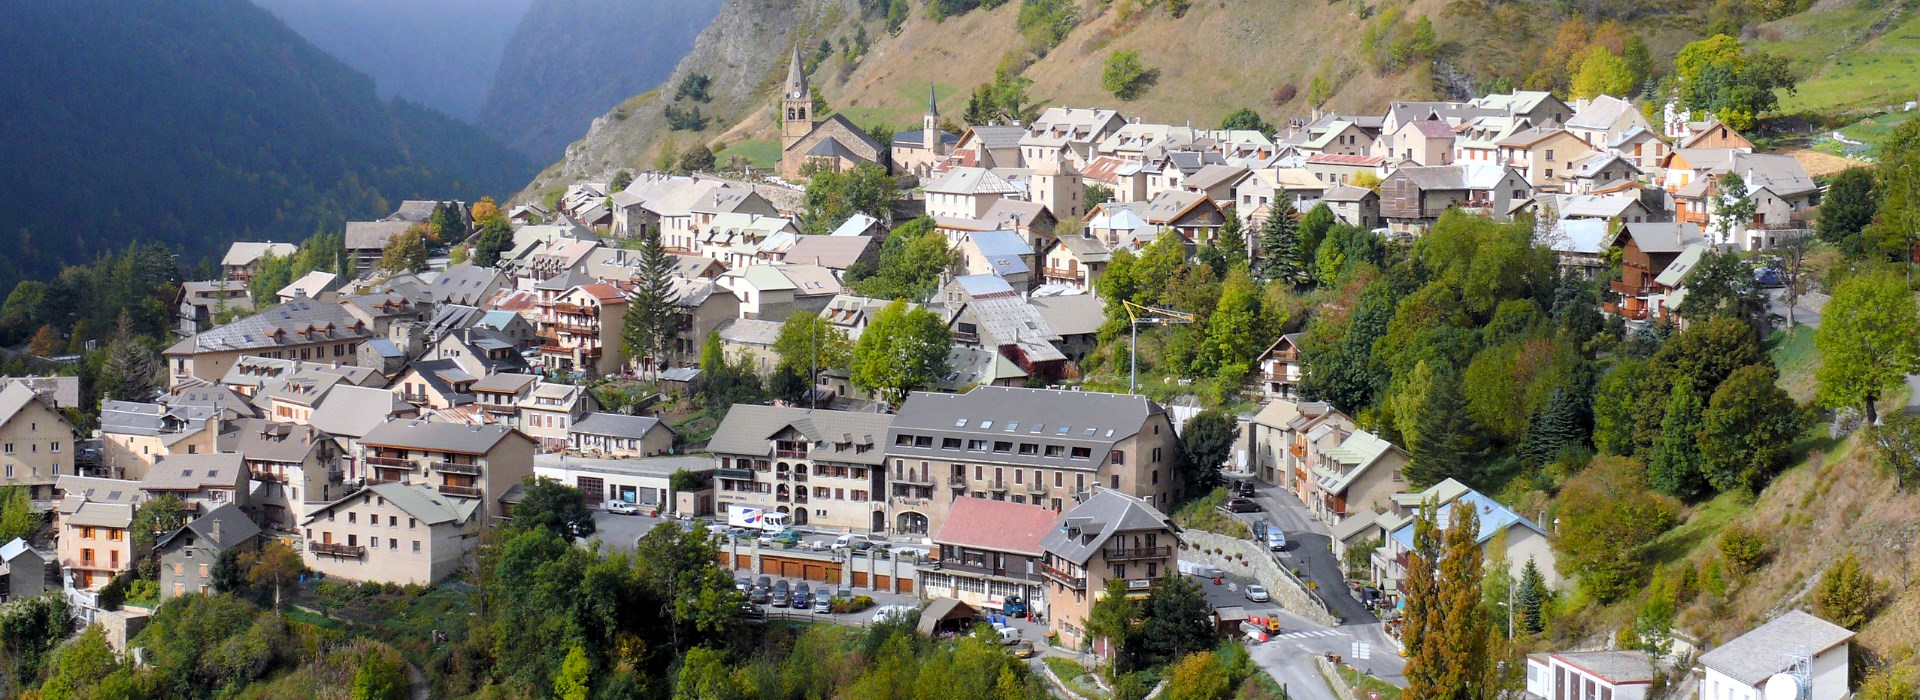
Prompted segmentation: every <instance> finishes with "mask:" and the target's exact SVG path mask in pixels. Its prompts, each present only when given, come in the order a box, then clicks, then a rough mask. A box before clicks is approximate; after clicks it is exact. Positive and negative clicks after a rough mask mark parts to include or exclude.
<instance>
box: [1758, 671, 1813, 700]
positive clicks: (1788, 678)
mask: <svg viewBox="0 0 1920 700" xmlns="http://www.w3.org/2000/svg"><path fill="white" fill-rule="evenodd" d="M1805 689H1806V688H1805V686H1804V685H1803V684H1802V683H1801V681H1800V677H1799V676H1795V675H1793V674H1790V673H1776V674H1773V677H1772V678H1768V679H1767V685H1766V688H1765V692H1764V693H1762V696H1763V697H1764V698H1765V700H1801V698H1804V697H1806V695H1804V694H1803V693H1804V691H1805Z"/></svg>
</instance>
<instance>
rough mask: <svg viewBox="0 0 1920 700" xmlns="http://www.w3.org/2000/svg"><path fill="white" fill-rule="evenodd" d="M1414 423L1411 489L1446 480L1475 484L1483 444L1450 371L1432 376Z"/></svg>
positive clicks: (1409, 473) (1456, 378) (1409, 474)
mask: <svg viewBox="0 0 1920 700" xmlns="http://www.w3.org/2000/svg"><path fill="white" fill-rule="evenodd" d="M1421 405H1422V406H1423V407H1424V409H1425V410H1422V411H1421V412H1420V416H1419V419H1418V420H1417V421H1416V423H1415V430H1414V434H1415V435H1417V436H1419V439H1418V440H1416V441H1414V443H1413V446H1412V447H1413V449H1412V452H1411V454H1409V455H1408V456H1409V457H1410V458H1411V462H1410V463H1409V464H1408V465H1407V468H1406V477H1407V481H1408V482H1410V483H1411V484H1412V485H1413V486H1414V488H1426V487H1428V486H1431V485H1433V484H1437V483H1440V482H1441V481H1444V480H1446V479H1450V478H1451V479H1459V480H1461V481H1464V482H1467V483H1475V482H1477V481H1478V479H1477V477H1478V473H1479V465H1480V463H1481V462H1483V461H1485V460H1486V445H1485V442H1484V441H1483V440H1482V439H1481V436H1480V426H1478V425H1475V424H1474V421H1473V417H1472V416H1470V415H1467V412H1466V409H1465V408H1464V407H1465V406H1466V397H1465V396H1463V395H1461V393H1460V378H1459V376H1458V375H1457V374H1456V373H1455V372H1454V371H1452V370H1448V369H1442V370H1441V371H1439V372H1437V373H1435V374H1434V378H1433V387H1432V388H1431V389H1429V390H1428V393H1427V399H1426V401H1424V402H1422V404H1421Z"/></svg>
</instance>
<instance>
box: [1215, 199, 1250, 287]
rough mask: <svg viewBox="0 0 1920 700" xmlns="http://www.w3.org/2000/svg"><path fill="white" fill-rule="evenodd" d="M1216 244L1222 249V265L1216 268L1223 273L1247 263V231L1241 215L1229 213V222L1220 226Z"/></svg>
mask: <svg viewBox="0 0 1920 700" xmlns="http://www.w3.org/2000/svg"><path fill="white" fill-rule="evenodd" d="M1214 245H1216V246H1218V247H1219V249H1220V265H1219V266H1217V267H1216V268H1215V269H1216V270H1218V271H1219V272H1220V273H1221V274H1223V275H1224V274H1227V273H1229V272H1231V271H1233V269H1234V268H1236V267H1240V266H1242V265H1245V264H1247V232H1246V231H1245V230H1244V229H1242V228H1241V226H1240V217H1239V216H1236V215H1234V214H1228V215H1227V223H1226V224H1224V225H1222V226H1221V227H1220V233H1219V235H1218V236H1216V237H1215V238H1214Z"/></svg>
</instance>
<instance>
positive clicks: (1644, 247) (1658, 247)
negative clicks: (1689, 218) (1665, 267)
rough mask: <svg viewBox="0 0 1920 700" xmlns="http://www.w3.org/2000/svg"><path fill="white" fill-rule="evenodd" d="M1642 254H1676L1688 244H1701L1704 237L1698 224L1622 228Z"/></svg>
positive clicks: (1660, 223) (1652, 223) (1642, 224)
mask: <svg viewBox="0 0 1920 700" xmlns="http://www.w3.org/2000/svg"><path fill="white" fill-rule="evenodd" d="M1624 230H1625V231H1626V233H1627V234H1628V235H1631V236H1633V241H1634V243H1635V244H1636V245H1638V246H1639V247H1640V252H1643V253H1678V252H1680V251H1682V250H1686V247H1687V245H1688V244H1690V243H1702V242H1705V241H1706V237H1705V236H1703V235H1702V234H1701V233H1700V225H1699V224H1690V223H1682V222H1678V221H1647V222H1633V223H1628V224H1626V225H1625V226H1624Z"/></svg>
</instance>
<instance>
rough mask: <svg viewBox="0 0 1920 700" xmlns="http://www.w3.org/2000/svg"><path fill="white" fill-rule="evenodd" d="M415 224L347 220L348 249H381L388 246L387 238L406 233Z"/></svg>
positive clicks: (409, 222)
mask: <svg viewBox="0 0 1920 700" xmlns="http://www.w3.org/2000/svg"><path fill="white" fill-rule="evenodd" d="M410 226H413V222H411V221H349V222H347V233H346V237H345V238H346V248H347V250H379V249H381V248H385V247H386V246H387V240H388V239H391V238H393V237H394V236H397V235H400V234H402V233H405V232H406V230H407V228H408V227H410Z"/></svg>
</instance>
